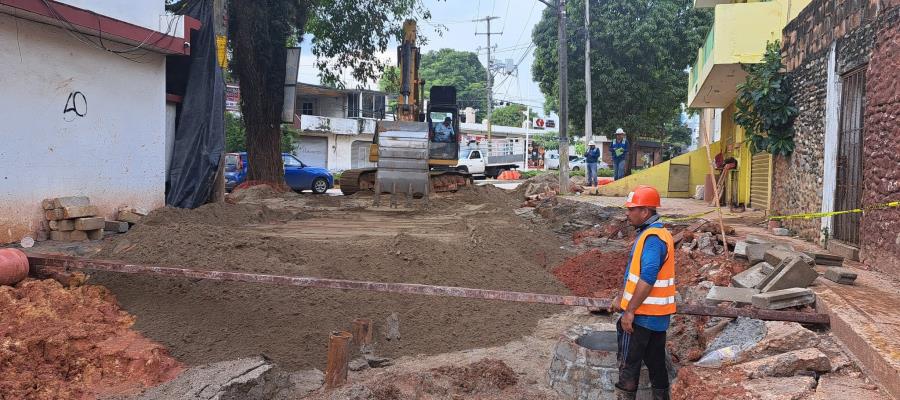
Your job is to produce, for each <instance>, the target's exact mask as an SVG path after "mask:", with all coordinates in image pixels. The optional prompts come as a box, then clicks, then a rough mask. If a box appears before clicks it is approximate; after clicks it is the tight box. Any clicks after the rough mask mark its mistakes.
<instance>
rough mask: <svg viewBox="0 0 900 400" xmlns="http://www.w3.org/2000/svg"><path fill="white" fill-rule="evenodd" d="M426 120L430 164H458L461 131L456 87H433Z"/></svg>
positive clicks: (430, 92)
mask: <svg viewBox="0 0 900 400" xmlns="http://www.w3.org/2000/svg"><path fill="white" fill-rule="evenodd" d="M425 122H427V123H428V138H429V143H428V150H429V151H428V164H429V166H453V165H456V163H457V158H458V157H459V138H460V131H459V107H458V106H457V105H456V88H455V87H453V86H432V87H431V90H430V91H429V100H428V111H427V112H426V113H425Z"/></svg>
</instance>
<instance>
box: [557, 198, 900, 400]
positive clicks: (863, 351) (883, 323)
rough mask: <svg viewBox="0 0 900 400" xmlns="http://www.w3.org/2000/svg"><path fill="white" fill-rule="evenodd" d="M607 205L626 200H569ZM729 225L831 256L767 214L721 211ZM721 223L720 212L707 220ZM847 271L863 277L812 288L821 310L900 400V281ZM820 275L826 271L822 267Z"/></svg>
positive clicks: (667, 208)
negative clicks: (775, 226) (769, 222)
mask: <svg viewBox="0 0 900 400" xmlns="http://www.w3.org/2000/svg"><path fill="white" fill-rule="evenodd" d="M566 198H567V199H571V200H575V201H584V202H588V203H593V204H598V205H602V206H612V207H620V206H622V204H624V202H625V199H624V198H623V197H602V196H566ZM662 206H663V207H662V208H661V209H660V214H661V215H663V216H673V215H679V216H683V215H692V214H697V213H701V212H706V211H710V210H714V208H713V207H709V206H708V205H707V204H706V203H705V202H703V201H700V200H693V199H663V200H662ZM722 213H723V215H724V218H723V219H724V221H725V223H726V224H728V225H730V226H732V227H734V228H735V230H736V235H735V236H736V237H737V238H739V239H740V238H745V237H746V236H747V235H748V234H753V235H757V236H763V237H766V238H768V239H769V240H771V241H773V242H780V243H788V244H791V245H793V246H794V248H795V249H796V250H798V251H809V250H814V251H816V252H826V251H825V250H824V249H822V248H821V247H820V246H819V245H818V244H816V243H812V242H807V241H804V240H801V239H798V238H793V237H784V236H774V235H772V234H771V233H769V232H768V230H766V229H765V228H764V224H763V222H764V221H765V215H764V214H763V213H762V212H758V211H749V210H748V211H746V212H743V213H730V212H729V211H728V209H722ZM704 218H705V219H708V220H710V221H716V222H717V220H716V213H710V214H708V215H706V216H705V217H704ZM844 267H846V268H851V269H853V271H854V272H856V273H857V274H858V278H857V279H856V282H855V284H854V285H841V284H838V283H834V282H831V281H829V280H827V279H825V278H823V277H819V278H818V279H817V280H816V281H815V283H814V284H813V286H811V287H810V288H811V289H813V290H814V291H815V292H816V295H817V296H818V299H817V302H816V308H817V309H818V311H819V312H823V313H827V314H828V315H829V316H830V317H831V331H832V333H834V335H835V337H837V338H838V339H839V340H840V341H841V343H842V344H843V345H844V346H845V347H846V349H847V350H848V353H850V354H851V355H853V357H854V358H856V361H857V364H858V365H859V366H860V367H861V368H862V369H863V370H864V371H865V373H866V374H867V375H869V377H871V378H872V379H873V380H875V381H877V382H878V383H879V384H880V385H881V387H882V388H883V389H884V390H885V391H886V392H888V393H889V394H890V395H891V396H893V397H894V398H897V399H900V280H898V279H894V278H891V277H888V276H885V275H882V274H879V273H877V272H872V271H869V270H868V268H867V267H866V266H865V265H863V264H860V263H858V262H852V261H845V262H844ZM817 269H818V270H819V272H820V273H821V272H824V268H822V267H817Z"/></svg>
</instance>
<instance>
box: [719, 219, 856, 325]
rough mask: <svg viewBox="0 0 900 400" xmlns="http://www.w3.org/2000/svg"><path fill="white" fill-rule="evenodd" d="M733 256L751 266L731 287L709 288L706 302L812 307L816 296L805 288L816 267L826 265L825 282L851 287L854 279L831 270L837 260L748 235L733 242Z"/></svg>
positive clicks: (844, 271) (774, 307)
mask: <svg viewBox="0 0 900 400" xmlns="http://www.w3.org/2000/svg"><path fill="white" fill-rule="evenodd" d="M734 254H735V257H740V258H744V259H746V260H748V261H749V262H750V265H751V267H750V268H749V269H747V270H746V271H744V272H741V273H739V274H737V275H734V276H733V277H732V278H731V284H732V287H713V288H712V289H711V290H710V292H709V294H708V295H707V298H706V300H707V302H708V303H712V304H717V303H720V302H726V301H728V302H733V303H737V304H751V305H753V306H754V307H757V308H764V309H769V310H779V309H784V308H789V307H797V306H805V305H812V304H814V303H815V301H816V296H815V293H813V291H812V290H810V289H808V287H809V286H810V285H811V284H812V283H813V282H814V281H815V280H816V278H818V277H819V273H818V272H817V271H816V270H815V266H816V265H817V264H822V265H828V266H829V270H828V271H827V272H826V274H825V278H826V279H830V280H833V281H835V282H839V283H845V284H852V282H853V280H854V279H855V278H856V274H854V273H852V272H851V271H849V270H847V269H844V268H831V267H834V266H840V265H841V264H842V263H843V259H841V258H840V257H834V256H829V255H826V254H815V253H812V254H809V253H802V252H798V251H795V250H794V248H793V247H792V246H790V245H786V244H777V243H771V242H769V241H767V240H765V239H762V238H759V237H756V236H752V235H751V236H749V237H748V238H747V240H746V241H741V242H737V243H736V245H735V250H734Z"/></svg>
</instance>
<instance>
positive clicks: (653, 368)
mask: <svg viewBox="0 0 900 400" xmlns="http://www.w3.org/2000/svg"><path fill="white" fill-rule="evenodd" d="M659 206H660V200H659V192H657V191H656V189H654V188H652V187H650V186H643V185H641V186H638V187H636V188H635V189H634V191H633V192H631V194H629V195H628V199H627V201H626V203H625V207H626V208H627V210H626V212H625V215H626V217H627V218H628V223H629V224H631V225H632V226H634V227H635V228H637V232H638V233H637V235H638V236H637V239H636V240H635V241H634V247H633V248H632V249H631V261H630V262H629V264H628V268H627V269H626V271H625V284H624V286H625V288H624V290H623V292H622V294H621V295H619V296H617V297H616V298H615V299H614V300H613V302H612V303H611V304H610V311H622V316H621V317H620V318H619V321H618V322H617V324H616V330H617V332H618V339H619V340H618V341H619V346H618V354H617V356H618V357H617V358H618V360H619V381H618V383H616V399H620V400H621V399H627V400H634V399H635V396H636V394H637V388H638V381H639V379H640V375H641V363H643V364H645V365H646V366H647V370H648V372H650V385H651V386H652V388H653V399H654V400H668V399H669V374H668V370H667V367H666V329H668V328H669V319H670V317H671V315H672V314H674V313H675V243H674V241H673V240H672V234H671V233H669V231H668V230H666V229H665V228H664V227H663V224H662V223H661V222H660V221H659V215H657V214H656V209H657V208H659Z"/></svg>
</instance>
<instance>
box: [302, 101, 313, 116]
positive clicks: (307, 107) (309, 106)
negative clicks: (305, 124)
mask: <svg viewBox="0 0 900 400" xmlns="http://www.w3.org/2000/svg"><path fill="white" fill-rule="evenodd" d="M300 113H301V114H302V115H313V103H311V102H303V105H302V106H301V107H300Z"/></svg>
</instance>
